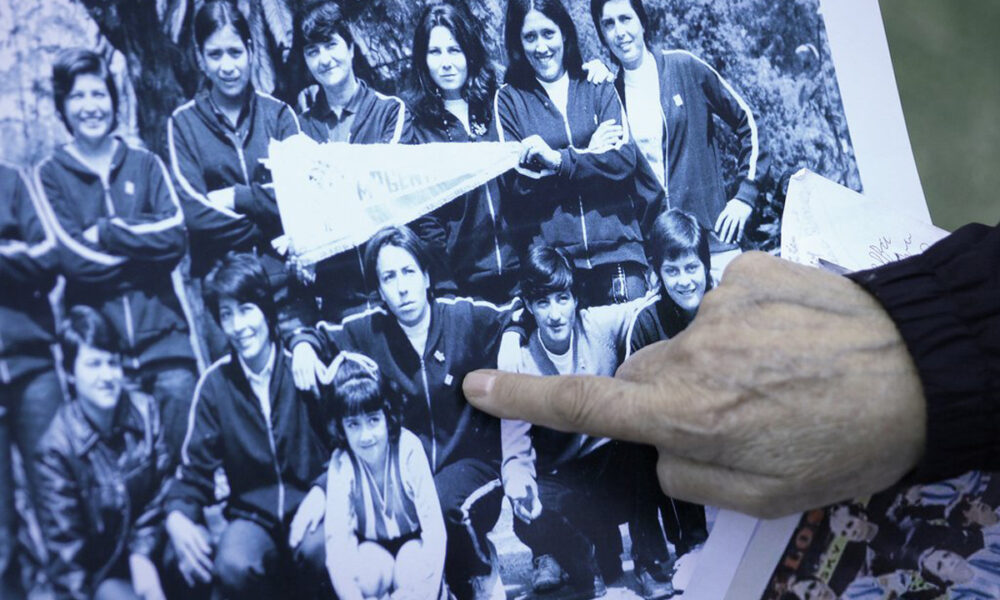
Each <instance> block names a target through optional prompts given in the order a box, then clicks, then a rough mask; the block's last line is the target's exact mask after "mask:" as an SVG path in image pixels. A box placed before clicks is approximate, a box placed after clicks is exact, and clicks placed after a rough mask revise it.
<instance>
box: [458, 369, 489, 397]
mask: <svg viewBox="0 0 1000 600" xmlns="http://www.w3.org/2000/svg"><path fill="white" fill-rule="evenodd" d="M495 379H496V377H495V376H494V375H493V374H492V373H484V372H481V371H473V372H472V373H469V374H468V375H466V376H465V380H464V381H463V382H462V390H463V391H464V392H465V397H466V398H468V400H469V401H470V402H472V401H473V400H482V399H485V398H486V397H487V396H489V395H490V392H491V391H492V390H493V381H494V380H495Z"/></svg>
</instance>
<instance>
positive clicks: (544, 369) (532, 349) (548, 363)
mask: <svg viewBox="0 0 1000 600" xmlns="http://www.w3.org/2000/svg"><path fill="white" fill-rule="evenodd" d="M541 335H542V334H541V332H539V330H538V329H535V331H534V333H532V334H531V337H530V338H529V339H528V352H529V353H530V354H531V358H532V359H533V360H534V361H535V364H536V365H538V369H539V371H541V373H540V375H560V374H561V373H559V371H558V370H557V369H556V366H555V365H554V364H552V359H550V358H549V355H548V353H547V352H546V351H545V347H544V346H543V345H542V338H541ZM582 335H583V327H582V326H581V325H580V313H579V312H577V314H576V322H575V323H574V324H573V341H572V344H573V345H572V346H570V352H572V353H573V372H574V373H576V372H578V371H579V370H580V368H581V367H582V365H580V364H579V362H580V352H579V342H580V337H581V336H582Z"/></svg>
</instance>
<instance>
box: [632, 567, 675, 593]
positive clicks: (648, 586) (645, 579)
mask: <svg viewBox="0 0 1000 600" xmlns="http://www.w3.org/2000/svg"><path fill="white" fill-rule="evenodd" d="M635 579H636V582H637V583H638V584H639V595H641V596H642V597H643V598H644V599H645V600H656V599H659V598H669V597H671V596H673V595H674V586H673V584H671V583H670V580H669V579H668V580H666V581H661V580H660V579H659V578H657V577H655V576H654V575H653V573H651V572H650V571H647V570H646V569H637V570H636V572H635Z"/></svg>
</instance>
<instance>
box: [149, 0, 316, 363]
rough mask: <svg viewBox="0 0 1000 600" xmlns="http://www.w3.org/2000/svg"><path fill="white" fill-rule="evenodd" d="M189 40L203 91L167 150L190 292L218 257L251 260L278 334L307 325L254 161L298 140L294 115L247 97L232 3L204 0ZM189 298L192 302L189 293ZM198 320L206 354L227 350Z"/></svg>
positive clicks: (270, 199)
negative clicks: (185, 240) (263, 282)
mask: <svg viewBox="0 0 1000 600" xmlns="http://www.w3.org/2000/svg"><path fill="white" fill-rule="evenodd" d="M194 39H195V43H196V45H197V51H198V63H199V65H200V66H201V68H202V72H203V73H204V75H205V85H204V86H203V88H202V89H201V90H200V91H199V92H198V93H197V94H196V95H195V97H194V98H193V99H192V100H190V101H188V102H186V103H184V104H182V105H181V106H179V107H178V108H177V110H175V111H174V113H173V115H172V116H171V117H170V119H169V120H168V122H167V143H168V147H169V149H170V162H171V166H172V172H173V177H174V181H175V183H176V186H177V192H178V195H179V196H180V199H181V205H182V206H183V207H184V218H185V222H186V223H187V228H188V231H189V232H190V234H191V275H192V278H193V279H194V280H195V288H196V290H198V289H200V288H201V282H202V280H203V278H204V276H205V274H206V273H208V271H209V270H210V269H211V268H212V266H213V265H214V264H215V262H216V261H217V260H219V259H220V258H221V257H222V256H223V255H225V254H226V252H229V251H236V252H254V253H256V254H257V255H258V256H259V257H260V259H261V262H262V264H263V265H264V267H265V269H266V270H267V274H268V278H269V279H270V281H271V288H272V289H273V290H274V292H275V300H276V301H277V303H278V309H279V318H278V320H277V325H278V326H279V327H280V330H281V331H282V332H285V333H287V332H290V331H292V330H294V329H295V328H296V327H299V326H301V325H303V324H306V323H312V322H313V321H314V320H315V303H314V301H313V300H312V298H311V297H309V296H308V294H306V293H304V292H303V290H301V289H300V288H299V287H298V285H297V282H296V280H295V278H294V277H292V276H290V275H289V273H288V271H287V270H286V269H285V265H284V258H283V256H282V255H283V253H284V250H283V249H282V250H280V251H279V250H276V249H275V248H274V247H273V246H272V240H274V239H275V238H278V237H279V236H281V235H282V227H281V219H280V216H279V214H278V205H277V203H276V201H275V197H274V191H273V190H272V189H270V187H269V184H270V183H271V173H270V171H269V170H268V169H267V168H266V167H265V166H264V165H263V164H262V163H261V160H262V159H266V158H267V153H268V144H269V143H270V141H271V140H272V139H276V140H282V139H285V138H286V137H289V136H291V135H295V134H297V133H299V122H298V119H297V118H296V116H295V113H294V111H292V109H291V108H289V107H288V106H287V105H285V104H284V103H283V102H280V101H278V100H276V99H275V98H272V97H271V96H269V95H267V94H265V93H263V92H260V91H258V90H255V89H254V87H253V83H252V82H251V68H252V64H253V61H252V55H253V52H254V51H255V48H254V45H253V40H252V39H251V36H250V26H249V24H248V23H247V20H246V18H245V17H244V16H243V14H242V13H241V12H240V11H239V9H238V8H237V6H236V3H235V2H233V1H232V0H209V1H208V2H206V3H205V4H203V5H202V6H201V8H200V9H198V12H197V13H196V14H195V17H194ZM196 295H197V294H196ZM202 314H205V315H206V318H204V319H203V323H202V327H203V329H204V332H205V337H206V338H207V339H206V341H207V343H208V346H209V352H210V354H211V355H212V357H213V358H218V357H219V356H222V355H224V354H225V352H226V342H225V336H224V335H223V334H222V332H220V331H219V330H218V327H217V326H216V325H215V323H214V322H213V321H212V320H211V319H210V318H207V312H204V311H203V313H202Z"/></svg>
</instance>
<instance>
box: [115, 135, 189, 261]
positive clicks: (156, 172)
mask: <svg viewBox="0 0 1000 600" xmlns="http://www.w3.org/2000/svg"><path fill="white" fill-rule="evenodd" d="M145 159H146V160H145V163H146V164H145V170H144V176H145V178H146V184H145V191H146V194H147V195H148V197H149V212H146V213H142V214H139V215H136V216H132V217H120V216H115V217H111V218H101V219H98V221H97V227H98V234H97V238H98V240H100V243H101V246H102V247H103V248H106V249H107V250H108V251H109V252H112V253H114V254H120V255H122V256H127V257H128V258H130V259H133V260H139V261H143V262H155V263H159V264H162V265H164V266H166V267H168V268H170V269H172V268H173V267H174V266H175V265H176V264H177V263H178V262H179V261H180V259H181V257H182V256H184V250H185V249H186V247H187V232H186V230H185V229H184V214H183V213H182V212H181V208H180V204H179V203H178V201H177V196H176V195H175V194H174V188H173V185H172V184H171V183H170V176H169V174H168V173H167V169H166V167H164V166H163V162H162V161H160V158H159V157H158V156H156V155H155V154H152V153H149V154H148V155H147V156H146V157H145Z"/></svg>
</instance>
